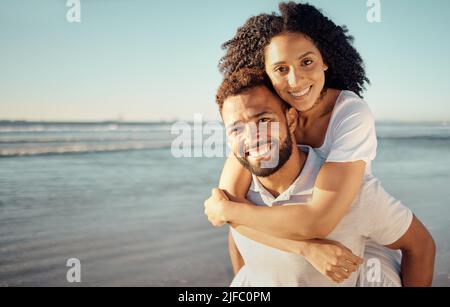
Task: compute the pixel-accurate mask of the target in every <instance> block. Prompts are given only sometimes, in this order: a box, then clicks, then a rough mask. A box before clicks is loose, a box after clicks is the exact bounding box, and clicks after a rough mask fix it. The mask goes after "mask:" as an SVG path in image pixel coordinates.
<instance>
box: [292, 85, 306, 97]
mask: <svg viewBox="0 0 450 307" xmlns="http://www.w3.org/2000/svg"><path fill="white" fill-rule="evenodd" d="M310 89H311V87H308V88H307V89H305V90H303V91H301V92H291V95H292V96H295V97H302V96H305V95H306V94H308V93H309V90H310Z"/></svg>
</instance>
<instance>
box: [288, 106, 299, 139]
mask: <svg viewBox="0 0 450 307" xmlns="http://www.w3.org/2000/svg"><path fill="white" fill-rule="evenodd" d="M286 121H287V125H288V127H289V132H290V133H294V134H295V131H296V130H297V126H298V111H297V109H295V108H289V109H287V110H286Z"/></svg>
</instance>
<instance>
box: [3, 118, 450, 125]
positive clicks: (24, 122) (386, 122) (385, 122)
mask: <svg viewBox="0 0 450 307" xmlns="http://www.w3.org/2000/svg"><path fill="white" fill-rule="evenodd" d="M203 121H204V122H214V121H219V120H211V119H204V120H203ZM176 122H187V123H193V121H192V120H161V121H117V120H105V121H82V120H80V121H56V120H55V121H35V120H29V121H28V120H1V119H0V126H4V125H10V126H11V125H13V126H16V125H17V126H18V125H137V126H139V125H171V124H174V123H176ZM376 124H382V125H408V124H410V125H442V126H448V125H450V120H448V121H445V120H436V121H408V120H377V121H376Z"/></svg>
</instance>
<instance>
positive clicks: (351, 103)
mask: <svg viewBox="0 0 450 307" xmlns="http://www.w3.org/2000/svg"><path fill="white" fill-rule="evenodd" d="M332 117H333V118H332V123H333V125H334V126H338V125H340V124H341V123H343V122H349V121H351V122H355V123H361V124H370V125H371V124H373V123H374V121H375V119H374V116H373V114H372V111H371V110H370V107H369V105H368V104H367V102H366V101H364V99H362V98H361V97H359V96H358V95H356V94H355V93H354V92H352V91H346V90H343V91H341V93H340V95H339V97H338V99H337V101H336V105H335V107H334V111H333V115H332Z"/></svg>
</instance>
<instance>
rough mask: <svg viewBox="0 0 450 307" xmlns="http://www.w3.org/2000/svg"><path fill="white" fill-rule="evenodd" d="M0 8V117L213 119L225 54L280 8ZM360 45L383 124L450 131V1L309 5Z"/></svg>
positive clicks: (129, 1) (167, 4)
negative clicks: (377, 13)
mask: <svg viewBox="0 0 450 307" xmlns="http://www.w3.org/2000/svg"><path fill="white" fill-rule="evenodd" d="M80 3H81V11H80V12H81V22H79V23H69V22H68V21H67V18H66V14H67V12H68V10H69V9H70V8H69V7H67V6H66V0H39V1H36V0H28V1H25V0H9V1H8V0H0V119H3V120H45V121H103V120H119V119H120V120H125V121H158V120H193V118H194V114H202V115H203V118H204V119H207V120H217V119H219V113H218V110H217V107H216V105H215V101H214V95H215V91H216V89H217V87H218V86H219V84H220V82H221V75H220V73H219V72H218V70H217V64H218V61H219V59H220V57H221V56H222V55H223V50H222V49H221V47H220V46H221V44H222V43H223V42H225V41H226V40H228V39H230V38H231V37H232V36H233V35H234V33H235V32H236V30H237V28H238V27H239V26H240V25H242V24H243V23H244V22H245V20H246V19H247V18H249V17H251V16H253V15H256V14H259V13H263V12H272V11H276V10H277V6H278V3H279V1H272V0H190V1H186V0H172V1H167V0H164V1H157V0H147V1H144V0H80ZM309 3H310V4H313V5H315V6H317V7H318V8H320V9H322V10H323V12H324V13H325V14H326V15H327V16H329V17H330V18H331V19H332V20H333V21H334V22H335V23H337V24H340V25H346V26H347V27H348V28H349V30H350V34H351V35H353V36H354V37H355V47H356V48H357V49H358V51H359V52H360V54H361V55H362V57H363V59H364V61H365V65H366V69H367V74H368V77H369V78H370V80H371V85H370V86H369V87H368V88H367V91H366V92H365V94H364V98H365V100H366V101H367V102H368V103H369V105H370V106H371V108H372V111H373V113H374V115H375V118H376V119H377V120H399V121H444V122H450V106H449V102H450V82H449V81H450V77H449V75H448V72H449V71H450V59H449V57H450V39H449V37H450V35H449V34H448V31H449V30H450V1H448V0H380V3H381V21H380V22H375V23H370V22H368V20H367V12H368V11H369V10H370V8H369V7H368V6H367V0H310V1H309Z"/></svg>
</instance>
